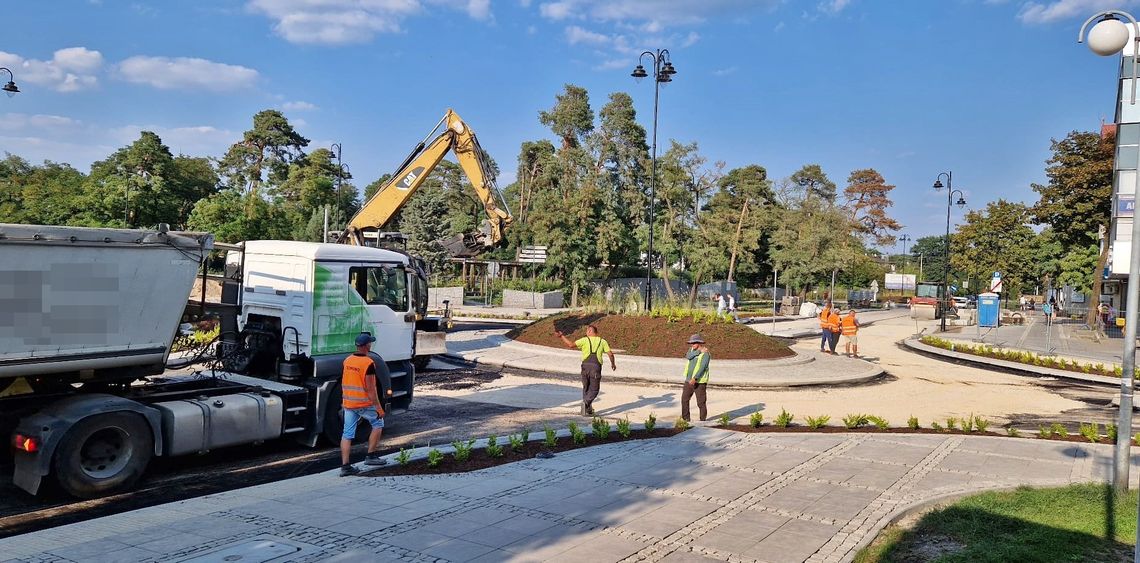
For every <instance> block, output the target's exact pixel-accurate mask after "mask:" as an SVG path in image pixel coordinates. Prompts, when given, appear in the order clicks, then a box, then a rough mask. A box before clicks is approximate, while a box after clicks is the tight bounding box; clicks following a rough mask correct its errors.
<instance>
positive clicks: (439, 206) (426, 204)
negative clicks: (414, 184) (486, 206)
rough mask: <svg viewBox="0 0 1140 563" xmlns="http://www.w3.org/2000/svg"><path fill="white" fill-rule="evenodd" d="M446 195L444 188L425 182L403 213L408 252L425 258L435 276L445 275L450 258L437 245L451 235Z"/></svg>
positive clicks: (402, 220) (402, 222) (401, 230)
mask: <svg viewBox="0 0 1140 563" xmlns="http://www.w3.org/2000/svg"><path fill="white" fill-rule="evenodd" d="M429 180H430V178H429ZM446 195H447V194H446V193H445V192H444V190H443V188H442V185H440V184H439V183H437V184H436V185H429V183H428V182H427V181H425V182H424V184H423V185H422V186H421V187H420V189H419V190H418V191H416V194H415V195H414V196H413V197H412V199H411V201H409V202H408V204H407V205H405V206H404V209H403V210H401V211H400V223H399V226H400V232H402V233H404V234H406V235H408V252H410V253H411V254H413V255H415V256H419V257H420V258H423V259H424V261H425V262H427V264H428V267H429V268H430V269H431V272H432V274H433V275H434V276H439V275H440V274H441V273H443V271H444V268H445V267H446V266H447V260H448V258H450V256H449V255H448V253H447V251H446V250H444V248H443V247H442V246H440V244H439V242H438V241H439V239H441V238H444V237H446V236H448V235H449V234H451V233H450V232H449V229H448V225H447V222H446V216H447V212H448V209H447V199H446Z"/></svg>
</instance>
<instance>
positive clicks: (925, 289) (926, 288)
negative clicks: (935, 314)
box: [914, 283, 941, 299]
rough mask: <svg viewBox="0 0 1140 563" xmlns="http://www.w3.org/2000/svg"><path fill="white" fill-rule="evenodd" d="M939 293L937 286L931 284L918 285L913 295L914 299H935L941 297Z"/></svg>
mask: <svg viewBox="0 0 1140 563" xmlns="http://www.w3.org/2000/svg"><path fill="white" fill-rule="evenodd" d="M939 293H941V292H940V291H939V286H938V285H936V284H932V283H920V284H918V286H917V287H916V288H915V292H914V295H915V296H916V297H933V298H935V299H937V298H938V297H941V296H940V295H939Z"/></svg>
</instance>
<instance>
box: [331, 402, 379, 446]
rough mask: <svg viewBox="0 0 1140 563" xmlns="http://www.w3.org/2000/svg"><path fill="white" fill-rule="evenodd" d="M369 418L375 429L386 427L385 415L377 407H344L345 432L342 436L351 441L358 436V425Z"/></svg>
mask: <svg viewBox="0 0 1140 563" xmlns="http://www.w3.org/2000/svg"><path fill="white" fill-rule="evenodd" d="M362 419H363V420H367V421H368V423H369V424H371V425H372V429H373V430H379V429H381V428H384V417H382V416H380V414H379V413H377V412H376V409H375V407H362V408H359V409H344V432H343V433H342V434H341V435H340V437H341V438H344V439H345V440H349V441H351V440H352V439H353V438H355V437H356V425H357V424H360V421H361V420H362Z"/></svg>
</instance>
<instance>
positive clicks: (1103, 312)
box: [1096, 301, 1108, 331]
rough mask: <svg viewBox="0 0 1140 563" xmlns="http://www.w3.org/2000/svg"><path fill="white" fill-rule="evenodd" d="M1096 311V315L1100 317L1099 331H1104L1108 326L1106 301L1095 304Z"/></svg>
mask: <svg viewBox="0 0 1140 563" xmlns="http://www.w3.org/2000/svg"><path fill="white" fill-rule="evenodd" d="M1096 312H1097V316H1098V317H1099V318H1100V327H1101V331H1104V330H1105V329H1106V328H1108V303H1105V302H1104V301H1101V302H1100V305H1097V306H1096Z"/></svg>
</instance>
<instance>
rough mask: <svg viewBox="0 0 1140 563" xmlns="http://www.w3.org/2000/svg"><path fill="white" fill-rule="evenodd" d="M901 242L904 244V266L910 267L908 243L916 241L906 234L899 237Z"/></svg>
mask: <svg viewBox="0 0 1140 563" xmlns="http://www.w3.org/2000/svg"><path fill="white" fill-rule="evenodd" d="M899 240H901V241H902V243H903V253H902V255H903V264H904V265H907V266H909V265H910V259H909V258H908V257H907V255H906V243H907V242H909V241H912V240H914V239H912V238H910V236H908V235H906V234H903V236H901V237H899Z"/></svg>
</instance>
